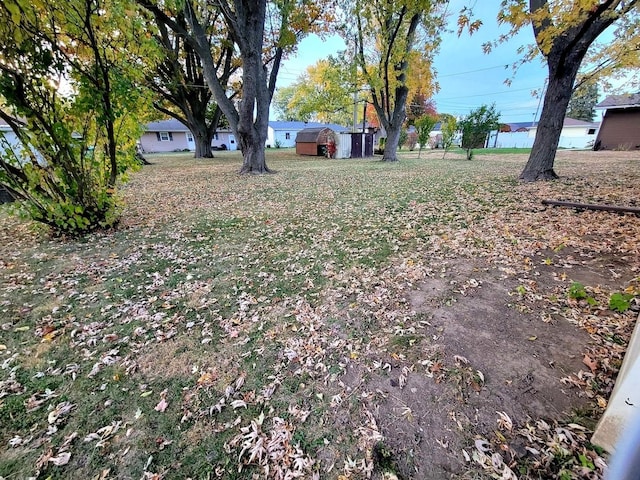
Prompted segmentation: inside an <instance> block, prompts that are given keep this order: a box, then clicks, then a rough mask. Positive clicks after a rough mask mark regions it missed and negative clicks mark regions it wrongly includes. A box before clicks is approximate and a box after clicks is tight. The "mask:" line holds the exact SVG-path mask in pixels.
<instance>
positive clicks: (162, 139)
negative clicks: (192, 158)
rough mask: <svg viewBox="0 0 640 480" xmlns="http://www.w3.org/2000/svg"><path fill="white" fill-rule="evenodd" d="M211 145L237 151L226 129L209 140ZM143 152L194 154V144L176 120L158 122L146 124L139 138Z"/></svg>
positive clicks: (185, 129) (229, 132)
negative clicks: (186, 152) (184, 152)
mask: <svg viewBox="0 0 640 480" xmlns="http://www.w3.org/2000/svg"><path fill="white" fill-rule="evenodd" d="M211 145H212V146H213V147H217V148H219V149H222V150H237V148H238V146H237V144H236V140H235V137H234V135H233V134H232V133H231V131H230V130H228V129H220V130H218V132H217V133H216V134H215V135H214V137H213V139H212V140H211ZM140 146H141V147H142V151H143V152H148V153H159V152H182V151H189V152H194V151H195V150H196V144H195V141H194V138H193V134H192V133H191V132H190V131H189V129H188V128H187V127H186V126H185V125H184V124H183V123H182V122H179V121H178V120H176V119H173V118H172V119H168V120H160V121H158V122H151V123H149V124H147V126H146V128H145V132H144V133H143V134H142V137H140Z"/></svg>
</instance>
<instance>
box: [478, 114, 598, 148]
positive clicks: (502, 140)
mask: <svg viewBox="0 0 640 480" xmlns="http://www.w3.org/2000/svg"><path fill="white" fill-rule="evenodd" d="M509 125H510V126H511V127H512V131H510V132H497V131H495V130H494V131H493V132H491V133H490V134H489V138H488V140H487V147H488V148H531V147H532V146H533V141H534V140H535V138H536V133H537V131H538V126H537V124H536V123H533V124H530V126H528V127H527V126H524V127H521V128H518V129H516V130H515V131H514V130H513V125H520V124H509ZM599 125H600V124H599V123H598V122H585V121H583V120H576V119H574V118H565V119H564V123H563V125H562V132H561V133H560V142H559V144H558V147H559V148H581V149H584V148H591V147H592V146H593V143H594V141H595V139H596V134H597V133H598V127H599Z"/></svg>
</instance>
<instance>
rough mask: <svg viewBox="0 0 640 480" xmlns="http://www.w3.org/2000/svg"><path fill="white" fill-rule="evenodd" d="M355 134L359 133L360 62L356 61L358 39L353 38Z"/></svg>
mask: <svg viewBox="0 0 640 480" xmlns="http://www.w3.org/2000/svg"><path fill="white" fill-rule="evenodd" d="M353 45H354V46H353V70H354V71H353V128H352V131H353V132H357V131H358V129H357V125H358V90H357V89H356V86H357V81H356V80H357V76H358V62H357V60H356V58H357V56H358V37H354V38H353Z"/></svg>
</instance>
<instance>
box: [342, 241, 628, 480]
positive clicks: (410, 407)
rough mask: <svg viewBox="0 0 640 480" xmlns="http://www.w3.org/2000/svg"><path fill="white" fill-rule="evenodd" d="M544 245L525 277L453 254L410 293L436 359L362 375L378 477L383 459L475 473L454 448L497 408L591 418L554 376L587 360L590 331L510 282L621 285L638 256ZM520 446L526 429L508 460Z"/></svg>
mask: <svg viewBox="0 0 640 480" xmlns="http://www.w3.org/2000/svg"><path fill="white" fill-rule="evenodd" d="M543 253H544V252H543ZM547 253H549V257H548V258H549V259H550V260H551V262H550V265H545V264H540V265H539V266H533V267H532V268H531V269H530V271H529V272H528V275H526V277H528V278H518V277H517V276H516V275H514V274H509V273H505V272H504V271H502V269H500V268H498V267H496V266H495V265H491V264H490V263H488V262H484V261H481V260H473V261H465V260H462V259H456V260H452V261H450V262H448V263H446V264H443V265H442V266H441V269H440V271H439V274H437V275H436V276H434V277H432V278H428V279H427V280H426V281H424V282H421V283H420V284H419V285H418V286H417V288H416V289H415V290H413V291H412V292H411V293H410V295H409V299H408V300H409V302H410V305H411V307H412V309H413V310H414V311H415V312H416V313H417V314H423V315H424V316H425V318H426V319H427V322H428V328H427V329H426V331H425V332H424V335H423V336H422V338H421V339H420V342H421V344H422V348H423V349H424V350H427V351H428V352H429V354H431V355H435V356H436V358H439V359H440V362H441V364H442V365H441V366H440V367H438V366H437V367H438V368H440V369H441V370H440V371H438V368H436V372H435V374H433V372H431V373H429V374H425V373H423V372H413V371H412V372H411V373H410V374H408V375H407V378H406V385H404V387H403V388H401V387H402V385H401V384H400V382H399V378H398V374H397V373H396V374H395V375H384V374H380V375H372V376H369V377H368V378H367V379H366V381H365V386H363V387H362V388H363V389H364V390H368V391H375V392H377V395H376V396H375V398H374V399H373V400H372V401H371V402H370V407H369V408H370V410H371V411H372V412H373V413H374V416H375V420H376V422H377V426H378V427H379V431H380V434H381V435H382V437H383V438H384V441H383V442H381V443H379V444H378V446H377V447H376V448H375V449H374V456H376V457H378V458H375V460H376V464H377V465H381V466H382V467H384V468H381V469H380V471H379V472H378V475H380V478H384V477H383V476H382V475H383V471H384V470H385V468H389V469H390V470H392V471H394V472H395V474H396V475H397V477H398V478H405V479H434V480H439V479H447V478H476V477H475V475H481V473H480V472H479V471H478V470H477V469H474V468H471V469H470V468H469V466H470V464H469V463H468V460H465V458H464V454H463V453H462V452H463V449H467V451H469V452H470V450H469V447H470V445H471V448H473V447H472V446H473V443H474V439H475V438H484V437H488V436H489V435H491V434H492V432H496V430H497V429H496V427H497V424H496V420H497V418H499V414H498V412H504V413H506V414H507V415H508V417H509V418H510V419H511V420H512V421H513V423H514V425H523V424H524V423H525V422H527V421H531V420H532V419H547V420H553V419H555V420H564V421H567V420H570V419H571V418H578V417H580V420H582V422H583V423H587V424H588V425H589V427H590V428H593V427H594V425H593V423H590V422H589V419H588V418H583V417H582V415H583V412H586V411H587V410H588V409H589V408H590V407H589V405H590V402H589V399H588V398H587V397H586V396H585V393H584V392H583V391H581V390H579V389H576V388H575V387H572V386H571V385H568V384H565V383H563V382H562V379H563V378H565V377H568V376H570V375H571V374H575V373H577V372H579V371H580V370H582V369H585V364H584V363H583V355H584V354H585V352H586V351H588V349H589V346H590V345H591V343H592V342H591V339H590V336H589V334H588V333H587V332H586V331H585V330H584V329H582V328H580V327H579V326H578V325H576V324H574V323H571V322H569V321H568V320H567V319H566V318H563V317H559V318H555V319H554V318H551V319H550V320H549V319H547V320H546V321H544V320H543V318H544V317H543V316H542V312H543V310H544V306H543V305H542V304H539V305H538V306H537V307H536V305H529V306H526V307H524V308H523V305H522V302H519V295H518V294H517V287H518V286H519V285H520V284H522V282H526V281H529V282H531V283H533V284H534V285H535V286H536V288H537V292H538V293H539V294H540V295H541V296H542V295H550V294H553V293H554V292H557V291H559V290H560V289H561V285H560V284H561V282H560V278H561V276H562V275H566V274H569V275H570V278H571V279H572V280H573V281H576V282H581V283H583V284H585V285H602V286H607V287H610V288H614V287H619V286H620V285H623V284H624V283H625V282H628V281H630V280H632V279H633V278H634V276H635V275H636V273H635V271H636V270H637V265H636V263H637V262H633V261H632V262H630V261H629V259H627V258H624V257H616V256H615V255H602V256H599V257H596V258H591V257H587V258H584V259H579V260H576V257H575V256H574V252H573V251H572V250H571V249H566V250H564V251H561V252H547ZM505 270H508V269H505ZM565 278H566V277H565ZM469 279H472V281H471V284H472V286H471V287H470V288H469ZM531 279H535V280H531ZM465 284H466V287H467V288H461V286H462V285H465ZM398 366H399V365H394V367H398ZM361 374H362V372H358V371H355V369H352V371H351V372H350V373H347V375H345V377H344V378H343V380H344V381H345V382H347V383H348V384H350V385H352V386H354V387H355V386H356V385H358V382H360V381H363V380H362V377H361ZM439 374H440V375H439ZM525 446H526V442H525V441H524V439H522V440H521V441H518V440H516V441H515V442H513V443H511V444H510V449H511V451H510V453H507V454H506V455H505V456H506V457H507V460H510V459H509V454H510V455H515V456H519V457H525V456H526V455H527V454H528V452H527V450H525V448H524V447H525Z"/></svg>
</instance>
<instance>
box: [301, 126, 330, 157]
mask: <svg viewBox="0 0 640 480" xmlns="http://www.w3.org/2000/svg"><path fill="white" fill-rule="evenodd" d="M330 141H333V142H335V132H334V131H333V130H331V129H330V128H328V127H314V128H305V129H304V130H300V131H299V132H298V135H296V153H297V154H298V155H314V156H324V155H326V153H327V145H328V144H329V142H330Z"/></svg>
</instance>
